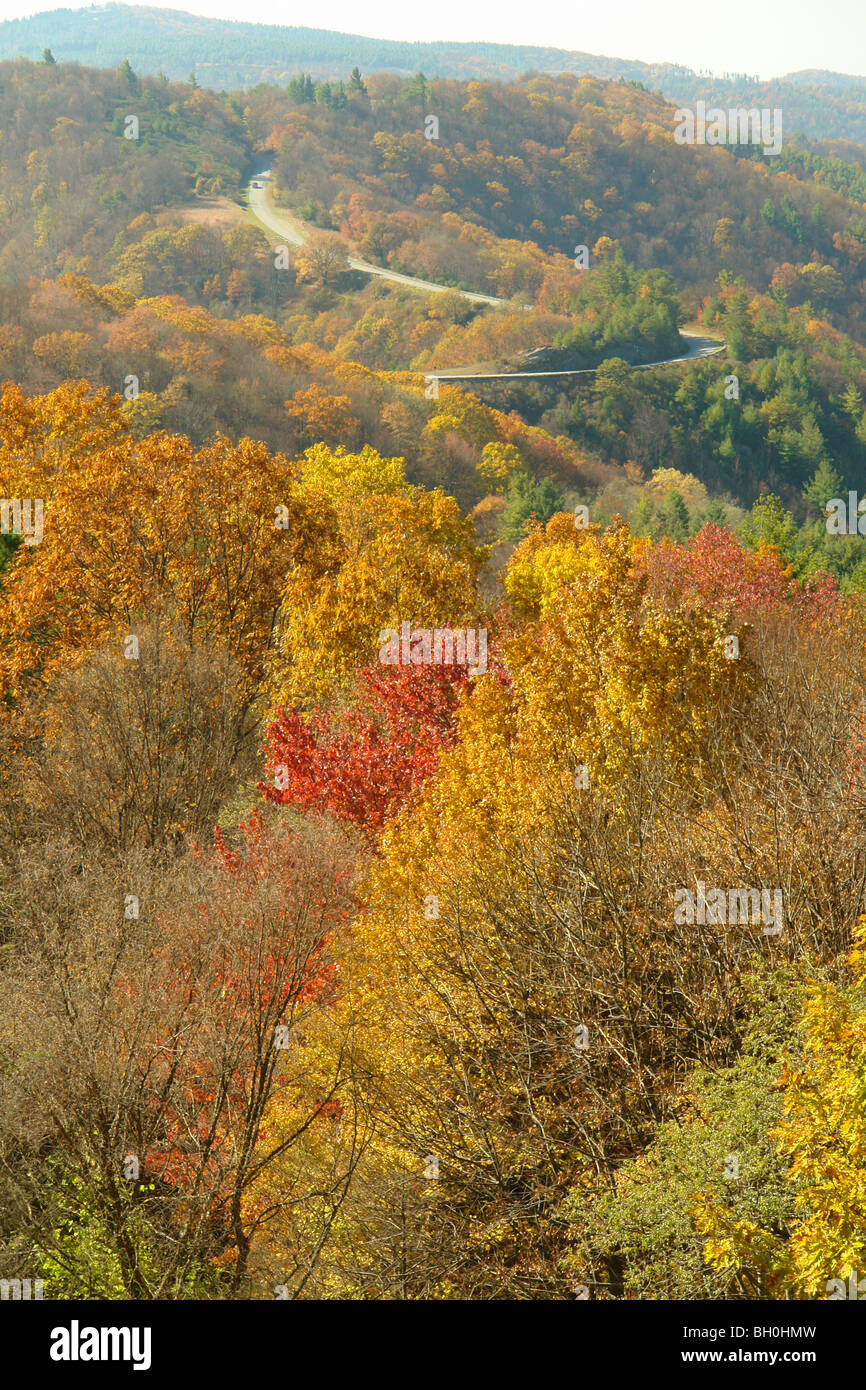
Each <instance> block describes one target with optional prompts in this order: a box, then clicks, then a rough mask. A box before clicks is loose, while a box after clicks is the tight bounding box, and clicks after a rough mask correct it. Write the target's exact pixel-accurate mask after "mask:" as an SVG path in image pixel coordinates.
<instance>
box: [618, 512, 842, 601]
mask: <svg viewBox="0 0 866 1390" xmlns="http://www.w3.org/2000/svg"><path fill="white" fill-rule="evenodd" d="M642 565H643V567H644V570H645V572H646V575H647V579H648V584H649V592H650V593H651V594H652V595H653V597H655V598H660V599H664V600H666V601H668V602H671V603H688V602H689V601H690V600H691V601H693V602H699V603H704V604H708V605H709V606H711V607H712V606H715V605H732V606H733V607H735V608H737V609H739V610H741V611H747V610H749V609H753V610H754V609H758V610H763V611H769V610H772V609H777V608H781V607H790V608H793V609H795V610H796V611H798V612H800V613H802V614H803V615H804V616H805V617H808V618H818V617H823V616H827V615H829V614H831V613H832V612H834V610H835V608H836V605H837V602H838V596H839V585H838V582H837V581H836V579H834V578H833V576H832V575H829V574H818V575H813V576H811V577H809V578H807V579H804V580H799V579H795V578H793V577H792V575H791V574H790V571H789V570H787V569H786V568H785V566H784V565H783V564H782V563H781V561H780V559H779V556H778V554H777V553H776V551H775V550H772V549H767V550H762V551H757V552H756V551H754V550H749V549H748V548H747V547H746V546H744V545H743V544H742V543H741V542H740V541H738V540H737V538H736V536H734V535H732V533H731V532H730V531H729V530H728V529H727V528H726V527H724V526H714V525H707V526H704V527H703V528H702V530H700V531H699V532H698V534H697V535H696V536H695V537H694V539H693V540H691V541H689V542H687V543H686V544H670V543H664V544H662V545H655V546H651V547H647V549H646V550H645V552H644V554H643V558H642Z"/></svg>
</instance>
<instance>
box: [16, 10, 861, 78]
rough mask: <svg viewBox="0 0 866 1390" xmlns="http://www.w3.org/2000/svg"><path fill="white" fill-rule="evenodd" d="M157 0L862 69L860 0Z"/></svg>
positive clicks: (566, 43) (588, 46)
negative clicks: (308, 0)
mask: <svg viewBox="0 0 866 1390" xmlns="http://www.w3.org/2000/svg"><path fill="white" fill-rule="evenodd" d="M149 3H150V4H151V5H152V6H158V7H159V8H161V9H170V10H187V11H188V12H190V13H193V14H199V15H207V16H209V17H211V18H214V19H244V20H247V21H251V22H258V23H262V24H283V25H285V24H299V25H306V26H309V27H312V28H316V29H335V30H340V31H342V32H343V33H348V34H364V35H367V36H369V37H371V38H388V39H404V40H405V39H410V40H412V39H418V40H431V39H438V40H443V39H446V40H447V39H450V40H452V41H462V42H469V41H473V40H475V41H478V40H485V41H487V42H497V43H513V44H535V45H539V46H541V47H552V48H567V49H576V50H578V51H580V52H583V53H595V54H604V55H606V56H608V57H614V58H633V59H634V58H636V59H642V60H643V61H644V62H648V63H652V62H670V63H682V64H684V65H685V66H686V67H690V68H695V69H696V70H698V71H711V72H714V73H719V74H720V73H723V72H746V73H749V74H753V75H755V76H758V77H761V78H769V77H776V76H779V75H780V74H782V73H785V72H796V71H799V70H801V69H803V68H829V69H832V70H833V71H836V72H847V73H858V74H863V75H866V0H821V3H820V4H816V3H815V0H763V2H762V0H724V3H721V2H720V0H691V3H686V2H685V0H603V2H602V3H598V0H592V3H589V0H587V3H584V4H579V3H575V0H572V3H570V4H569V3H568V0H532V3H531V4H514V3H511V4H509V3H508V0H505V3H503V0H435V3H434V4H431V3H425V2H424V0H421V3H419V4H415V5H409V4H406V3H405V0H365V3H364V4H363V5H358V3H357V0H317V3H316V5H315V6H313V7H312V8H311V7H309V6H305V7H300V6H298V7H296V8H295V7H289V6H287V5H286V4H285V0H245V2H244V4H243V5H242V6H239V5H238V3H237V0H185V2H184V0H172V2H169V0H149ZM61 7H62V8H64V9H83V8H85V6H84V5H82V4H79V3H78V0H58V3H50V2H49V3H45V4H38V3H33V0H0V18H2V19H22V18H24V17H26V16H28V15H32V14H37V13H42V12H44V11H46V10H51V9H58V8H61Z"/></svg>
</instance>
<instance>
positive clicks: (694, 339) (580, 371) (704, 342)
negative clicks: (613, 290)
mask: <svg viewBox="0 0 866 1390" xmlns="http://www.w3.org/2000/svg"><path fill="white" fill-rule="evenodd" d="M269 176H270V170H269V169H262V170H260V171H259V172H258V173H257V174H255V175H254V176H253V178H252V180H251V182H250V186H249V190H248V197H249V207H250V211H251V213H252V214H253V216H254V217H255V218H256V220H257V221H259V222H260V223H261V224H262V226H263V227H266V228H267V229H268V231H269V232H273V233H275V235H276V236H279V237H282V238H283V240H284V241H286V242H290V243H291V244H292V245H293V246H303V244H304V241H305V240H306V238H305V236H304V234H303V232H301V231H300V230H299V229H298V227H297V225H296V224H294V223H293V222H292V220H291V219H290V218H288V217H287V216H286V215H285V214H281V213H279V212H277V211H276V209H275V208H274V206H273V204H272V203H271V202H270V201H269V199H268V187H267V179H268V178H269ZM256 183H259V184H260V185H261V187H259V188H255V187H254V186H253V185H254V184H256ZM348 261H349V265H350V267H351V268H352V270H359V271H361V272H362V273H363V274H364V275H378V276H379V278H380V279H382V280H391V281H393V282H394V283H395V284H397V285H408V286H409V288H410V289H415V290H424V291H426V292H427V293H428V294H443V293H444V292H445V291H446V290H449V289H450V290H451V293H452V294H459V295H460V296H461V298H462V299H469V300H471V301H472V303H473V304H494V305H507V304H510V303H511V302H512V301H510V300H507V299H499V298H497V297H496V295H492V294H476V293H474V292H473V291H472V290H455V289H453V288H452V287H451V286H450V285H437V284H434V282H433V281H432V280H419V279H417V278H416V277H415V276H414V275H401V274H400V272H399V271H396V270H386V269H385V268H384V267H383V266H380V265H371V264H370V262H369V261H359V260H358V259H357V257H355V256H349V257H348ZM523 307H524V308H525V309H531V308H532V305H531V304H525V305H524V306H523ZM680 336H681V337H682V338H685V339H687V340H688V342H689V349H688V351H687V352H684V353H682V354H681V355H680V356H679V357H663V358H661V360H660V361H658V362H635V363H633V364H632V366H633V368H634V370H636V371H637V370H639V369H641V368H646V367H667V366H670V365H671V364H672V363H674V362H691V361H693V360H694V359H695V358H697V357H712V356H714V355H715V354H716V353H719V352H724V351H725V348H726V346H727V344H726V343H719V342H717V341H716V339H715V338H706V337H703V336H702V335H701V334H699V333H685V332H682V333H681V334H680ZM596 370H597V368H595V367H578V368H574V369H566V370H562V371H553V372H471V371H465V372H464V371H461V370H460V369H459V368H458V369H456V370H454V369H452V370H450V371H449V370H447V369H446V370H445V371H442V372H437V371H426V372H419V373H418V375H419V376H423V377H425V378H426V380H428V381H433V380H435V381H497V380H502V379H504V378H506V377H543V376H591V375H592V373H593V372H595V371H596Z"/></svg>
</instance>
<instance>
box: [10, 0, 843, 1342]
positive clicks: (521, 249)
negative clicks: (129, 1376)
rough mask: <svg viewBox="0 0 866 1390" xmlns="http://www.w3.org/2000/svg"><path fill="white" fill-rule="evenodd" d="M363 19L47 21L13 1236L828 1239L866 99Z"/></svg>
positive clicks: (784, 1273) (747, 1295) (412, 1267)
mask: <svg viewBox="0 0 866 1390" xmlns="http://www.w3.org/2000/svg"><path fill="white" fill-rule="evenodd" d="M94 13H97V14H99V15H102V16H103V17H106V15H107V17H106V18H105V23H106V27H105V28H104V29H103V30H101V31H100V32H101V33H102V35H103V39H104V41H105V43H106V44H109V40H111V34H112V32H113V30H112V25H113V23H114V20H115V18H116V14H115V11H114V9H112V8H109V10H108V11H107V12H106V11H102V10H100V11H98V12H94ZM121 13H126V12H121ZM134 13H138V14H139V15H140V14H141V13H143V14H144V15H145V16H148V15H150V12H134ZM154 13H155V12H154ZM151 19H152V16H150V18H149V19H148V23H151ZM141 22H142V24H144V20H142V21H141ZM28 23H29V22H28ZM88 23H89V21H88ZM159 23H160V25H167V26H169V30H170V26H171V24H172V23H174V17H173V16H171V15H170V14H169V15H165V14H164V13H162V12H160V15H159ZM153 24H154V25H155V24H156V21H155V20H154V21H153ZM21 32H23V30H22V31H21ZM28 32H29V33H31V34H37V33H39V32H40V30H39V28H38V24H37V23H36V21H33V22H32V24H31V28H30V30H28ZM54 32H55V34H57V35H58V36H59V37H61V38H62V35H63V32H64V31H63V29H62V25H61V27H60V28H59V29H57V30H55V31H54ZM81 32H82V35H83V37H82V40H81V41H82V43H84V42H86V39H87V33H88V28H87V25H85V26H84V27H83V28H82V31H81ZM136 32H137V31H136V30H134V29H131V30H130V31H129V34H128V36H127V41H128V42H130V41H131V39H134V38H135V37H136ZM142 32H144V31H142ZM147 32H151V30H147ZM153 32H155V30H154V31H153ZM159 32H160V33H162V34H163V35H164V34H165V32H166V30H165V29H160V30H159ZM214 32H215V31H214ZM232 32H235V29H234V28H233V30H232ZM299 32H301V31H299ZM309 32H314V31H309ZM328 38H329V41H331V42H332V49H331V50H328V51H327V52H325V51H324V50H323V53H324V56H323V58H322V64H323V67H322V68H318V67H317V66H316V64H315V63H313V62H312V61H311V60H309V59H308V60H307V61H306V66H305V67H303V68H302V67H300V66H298V67H297V68H295V69H293V70H291V71H289V72H288V73H282V74H280V80H279V82H267V83H264V82H263V83H260V84H258V85H255V86H253V87H252V90H249V91H243V90H241V88H240V84H238V86H237V88H236V89H235V90H233V91H231V92H228V93H226V92H222V93H216V92H214V91H209V90H205V89H204V88H203V87H200V86H199V85H197V82H196V81H194V80H189V79H188V80H186V81H169V80H167V79H165V78H161V77H158V76H152V75H151V76H148V75H144V74H143V73H142V72H139V71H137V67H138V66H139V60H138V58H136V60H135V61H134V62H126V63H123V64H122V65H119V66H115V67H104V68H94V67H80V66H77V65H76V64H67V63H59V62H55V61H54V59H53V57H52V55H51V54H47V55H44V56H43V58H42V59H41V60H40V61H38V62H34V61H30V60H28V59H26V58H19V59H15V60H11V61H5V62H2V63H0V172H2V180H0V207H2V212H3V216H2V218H0V383H2V391H0V632H2V638H3V640H2V642H0V989H2V991H3V995H4V999H5V1000H6V1001H7V1007H6V1008H4V1010H3V1011H2V1014H0V1260H2V1268H0V1278H2V1279H3V1280H5V1281H7V1282H8V1281H14V1280H16V1279H17V1280H22V1281H23V1280H31V1279H38V1280H41V1281H43V1283H44V1285H45V1289H46V1291H47V1292H46V1297H47V1296H49V1295H50V1297H51V1298H52V1299H58V1300H64V1299H88V1300H125V1299H131V1300H140V1301H147V1302H153V1301H157V1300H158V1301H160V1302H178V1301H181V1302H188V1301H192V1300H207V1301H213V1300H227V1301H228V1300H273V1299H275V1298H276V1299H293V1300H304V1301H309V1300H314V1299H316V1300H329V1301H338V1300H352V1301H383V1300H386V1301H406V1300H411V1301H421V1300H437V1301H438V1300H448V1301H457V1300H466V1299H468V1300H476V1301H490V1300H497V1301H499V1300H519V1301H527V1300H532V1301H548V1300H565V1299H575V1300H581V1301H583V1300H586V1299H592V1300H596V1301H603V1302H609V1301H618V1302H625V1301H633V1300H649V1301H657V1300H665V1299H674V1300H681V1301H687V1302H690V1303H695V1302H700V1301H702V1300H715V1301H727V1300H749V1301H776V1300H778V1301H785V1302H786V1303H789V1302H792V1301H797V1302H800V1301H806V1300H817V1299H825V1298H827V1297H828V1295H829V1290H830V1289H832V1288H833V1286H834V1281H837V1280H842V1281H845V1280H847V1279H848V1278H849V1276H851V1275H852V1273H853V1274H854V1275H855V1277H856V1271H857V1270H858V1269H860V1268H861V1267H862V1264H863V1260H864V1258H866V1235H864V1230H866V1226H864V1221H863V1191H864V1178H866V1123H864V1109H863V1101H864V1094H863V1092H864V1076H866V1066H864V1058H866V1052H864V1049H866V1022H864V1020H866V993H864V989H866V977H864V960H866V922H864V916H863V902H864V892H866V850H864V846H866V835H864V829H866V826H864V825H863V824H861V816H864V814H866V795H864V793H866V780H864V777H866V767H864V727H863V726H864V713H863V711H864V709H866V666H864V657H863V653H864V650H866V644H864V643H861V642H860V640H859V638H860V633H861V632H863V633H864V638H866V612H864V593H866V557H864V553H863V549H862V547H863V545H864V543H866V542H864V538H863V535H862V533H858V530H857V516H858V512H857V497H856V495H854V496H853V500H852V499H851V498H849V496H848V493H849V490H850V491H851V493H852V494H856V493H857V492H858V491H859V490H861V489H864V490H866V403H864V402H866V298H864V293H866V291H864V280H863V267H864V262H866V155H864V151H863V147H862V146H859V145H856V144H853V143H846V142H843V141H840V140H825V141H823V142H822V143H812V142H810V141H809V140H808V139H806V138H803V139H798V140H793V139H791V140H788V139H786V140H785V142H784V143H783V149H782V151H781V153H780V155H779V156H778V157H773V156H766V155H764V154H763V153H762V151H761V150H760V148H755V147H752V146H745V145H744V146H731V147H727V148H725V147H721V146H717V147H710V146H705V147H697V146H691V145H682V144H680V143H678V142H677V141H676V140H675V139H674V125H675V118H674V108H673V106H671V105H670V104H669V103H668V102H666V101H665V100H664V99H663V98H662V97H661V96H659V95H658V94H655V93H653V92H651V91H648V90H646V89H645V88H644V87H642V86H640V85H639V84H636V83H635V82H634V81H628V80H605V79H603V78H602V77H599V76H579V75H568V74H558V75H556V74H554V75H551V74H544V73H537V74H535V75H532V76H528V77H520V78H515V79H514V80H510V81H506V80H503V79H502V78H501V76H497V78H496V79H495V80H487V79H485V80H482V79H481V77H479V76H478V75H477V74H476V73H475V72H473V73H472V74H471V75H467V76H466V77H462V76H459V75H458V76H449V75H447V74H446V75H443V76H442V77H439V78H432V77H426V76H424V74H423V73H421V72H417V71H416V72H415V74H414V75H409V76H401V75H397V74H394V73H389V72H384V71H379V72H370V71H368V70H367V69H366V68H363V70H362V68H361V67H360V66H359V64H358V61H357V60H358V57H359V56H362V50H361V49H360V48H359V49H358V50H352V51H351V56H352V57H353V61H348V60H347V61H346V62H345V63H343V64H342V66H341V65H340V63H341V61H342V55H343V53H344V52H346V51H348V50H346V49H344V47H342V46H341V45H342V44H343V42H344V39H343V36H339V35H337V36H334V35H331V36H328ZM112 41H113V40H112ZM178 41H179V42H182V43H183V44H184V45H186V47H185V49H184V51H185V52H188V51H189V33H188V31H187V30H185V29H180V30H178ZM219 42H222V40H221V39H218V38H214V40H213V43H214V47H213V49H211V50H209V49H207V48H206V47H205V48H202V50H201V54H202V55H203V57H207V60H208V61H212V62H214V63H216V62H217V61H218V60H219V59H220V54H221V49H220V48H219ZM345 42H346V43H347V44H348V42H349V41H348V40H345ZM352 42H354V41H352ZM370 42H373V41H370ZM268 44H269V46H268V47H267V52H268V54H269V55H270V57H271V58H272V59H273V61H275V62H276V61H277V58H279V54H278V53H277V56H276V57H274V53H275V50H274V47H273V44H272V43H271V42H270V40H268ZM154 45H155V46H154V48H153V50H152V52H153V55H154V57H153V61H154V62H156V61H160V62H162V56H161V55H162V53H163V50H162V49H160V48H159V47H158V45H156V40H154ZM109 46H110V45H109ZM450 47H451V46H448V45H443V46H442V53H443V55H444V54H445V53H446V51H447V50H448V49H449V48H450ZM472 47H473V48H474V47H475V46H472ZM490 47H491V53H490V55H488V56H489V58H490V61H491V62H493V61H494V60H496V61H499V59H498V57H497V54H496V52H494V47H495V46H490ZM57 51H58V52H61V53H62V51H63V50H62V47H61V45H60V44H57ZM128 51H129V52H130V53H137V52H139V51H140V50H137V49H136V48H135V45H134V44H132V43H131V42H130V46H129V49H128ZM366 51H368V50H363V52H366ZM257 52H258V50H257V49H255V48H251V50H250V53H249V55H248V58H249V63H250V64H251V65H252V64H253V62H254V60H255V58H256V54H257ZM239 53H240V56H239V57H238V59H237V61H238V62H239V63H241V66H242V67H243V62H242V59H243V50H242V49H241V50H239ZM208 55H210V56H209V57H208ZM331 58H333V62H334V64H335V65H336V66H335V67H328V66H327V62H326V59H327V61H328V62H330V60H331ZM338 60H339V61H338ZM395 61H396V59H395ZM425 61H426V60H425ZM442 61H443V70H444V66H445V58H444V57H443V60H442ZM455 61H456V60H455ZM466 61H467V62H468V61H469V58H468V57H467V58H466ZM551 61H553V59H551ZM190 66H192V64H191V62H188V64H187V69H189V67H190ZM196 67H197V69H200V67H201V64H200V63H199V62H197V63H196ZM460 71H462V69H461V70H460ZM818 76H819V77H820V78H821V81H822V82H825V80H826V81H827V83H828V84H829V79H828V78H826V75H818ZM687 77H688V75H685V76H684V77H683V80H684V81H685V80H686V79H687ZM243 80H244V81H246V80H247V79H246V77H244V79H243ZM702 90H703V89H702ZM798 90H800V91H801V92H802V93H803V99H804V101H805V103H806V107H807V108H808V103H809V102H810V101H811V99H812V97H811V93H812V92H813V91H815V90H817V87H815V86H813V85H811V83H807V82H805V81H804V83H802V84H799V86H798ZM833 90H834V91H837V92H838V94H839V101H840V102H842V101H847V102H848V103H849V106H850V110H851V112H852V113H853V114H852V122H853V123H854V125H856V119H857V112H858V106H857V102H858V94H857V89H856V88H854V87H850V86H845V85H843V84H842V83H841V82H840V83H839V84H838V85H837V86H836V87H834V88H833ZM830 109H831V110H832V104H831V108H830ZM430 118H435V119H434V120H433V122H432V124H431V119H430ZM828 125H832V121H829V120H828ZM855 133H856V132H855V130H854V128H853V126H852V129H851V130H849V136H853V135H854V134H855ZM254 185H255V186H254ZM280 228H281V229H282V230H278V229H280ZM380 272H381V273H380ZM389 275H390V276H391V277H392V278H390V279H389V278H387V276H389ZM400 277H402V278H400ZM473 294H475V295H476V296H478V295H483V296H486V298H485V299H483V300H479V299H478V298H476V299H472V298H471V295H473ZM695 342H698V343H699V344H700V343H703V344H704V347H703V348H699V349H698V350H699V351H702V352H703V351H704V350H705V349H706V348H707V345H709V348H711V349H712V351H711V354H708V355H700V356H699V355H697V351H698V350H696V351H695V352H694V353H693V352H691V350H690V348H689V345H690V344H691V345H692V347H694V344H695ZM449 369H462V370H463V372H464V373H465V374H466V379H465V380H463V381H461V380H460V379H459V372H458V373H454V372H452V371H450V370H449ZM833 499H840V502H839V506H840V507H841V508H842V510H843V512H844V514H845V516H846V518H847V519H848V520H849V521H853V525H849V526H848V527H847V528H841V529H840V528H839V527H838V526H837V527H836V528H835V529H834V527H833V526H831V525H830V524H829V518H828V512H829V511H832V510H833V506H832V504H833ZM841 499H844V502H843V501H842V500H841ZM863 526H864V529H866V522H864V523H863ZM34 1040H35V1041H34ZM4 1296H5V1295H4ZM786 1316H787V1315H786Z"/></svg>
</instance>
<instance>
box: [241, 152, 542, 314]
mask: <svg viewBox="0 0 866 1390" xmlns="http://www.w3.org/2000/svg"><path fill="white" fill-rule="evenodd" d="M263 177H264V174H259V175H257V176H256V178H254V179H253V180H252V182H251V183H250V187H249V205H250V211H251V212H252V214H253V216H254V217H255V218H257V219H258V221H259V222H261V224H262V226H263V227H267V229H268V231H269V232H275V233H276V235H277V236H280V237H282V238H283V239H284V240H285V241H290V242H291V243H292V245H293V246H303V244H304V240H305V238H304V236H303V233H301V232H300V231H298V229H297V227H296V226H293V225H292V223H291V222H290V221H289V220H288V219H287V218H286V217H285V216H281V215H280V214H279V213H278V212H277V211H276V210H275V208H274V206H273V204H272V203H271V202H270V201H269V199H268V189H267V185H266V184H263V186H262V187H261V188H254V187H253V183H256V182H262V179H263ZM348 261H349V265H350V267H351V268H352V270H360V271H361V272H362V274H364V275H378V276H379V278H380V279H381V280H392V281H393V282H394V284H396V285H408V287H409V288H410V289H413V290H424V291H425V292H426V293H427V294H444V293H445V292H446V291H447V290H450V291H451V293H452V294H459V295H460V297H461V298H462V299H469V300H471V301H472V303H473V304H495V305H499V304H507V303H508V302H509V301H508V300H507V299H497V298H496V296H495V295H492V294H475V293H474V292H473V291H472V290H455V289H453V288H452V286H450V285H436V284H434V283H433V281H432V280H419V279H417V277H416V276H414V275H401V274H400V272H399V271H397V270H387V269H386V268H385V267H384V266H381V265H371V264H370V262H369V261H359V260H358V259H357V257H355V256H349V257H348ZM526 307H527V308H531V307H532V306H531V305H527V306H526Z"/></svg>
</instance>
